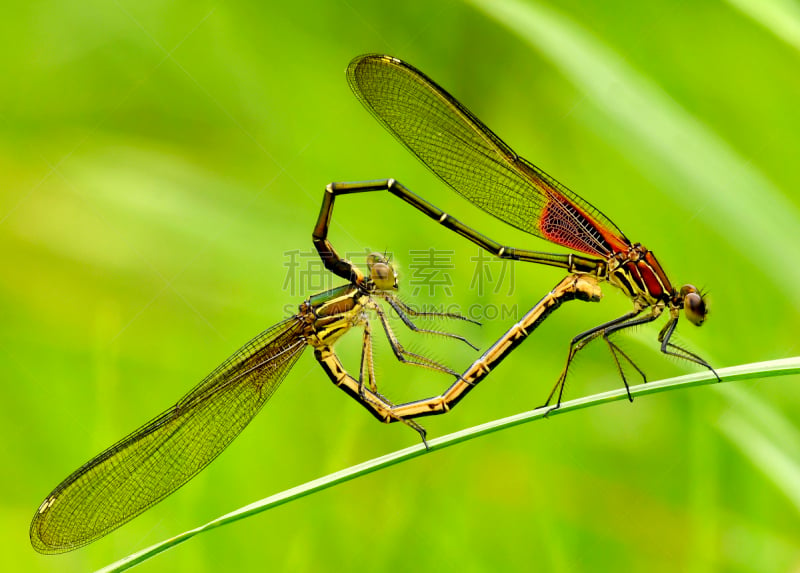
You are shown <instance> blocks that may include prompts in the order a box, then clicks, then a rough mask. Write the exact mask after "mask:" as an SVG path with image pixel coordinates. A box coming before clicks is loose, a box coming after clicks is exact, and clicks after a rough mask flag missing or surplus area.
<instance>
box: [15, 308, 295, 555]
mask: <svg viewBox="0 0 800 573" xmlns="http://www.w3.org/2000/svg"><path fill="white" fill-rule="evenodd" d="M302 328H303V325H302V323H301V321H300V320H299V319H298V318H297V317H292V318H290V319H288V320H286V321H284V322H281V323H279V324H276V325H275V326H273V327H271V328H270V329H268V330H266V331H265V332H263V333H261V334H260V335H258V336H257V337H256V338H254V339H253V340H251V341H250V342H248V343H247V344H246V345H245V346H243V347H242V348H241V349H239V350H238V351H237V352H236V353H235V354H234V355H233V356H231V357H230V358H229V359H228V360H226V361H225V362H224V363H223V364H222V365H220V366H219V367H218V368H217V369H216V370H214V372H212V373H211V374H209V375H208V376H207V377H206V378H205V379H204V380H203V381H202V382H201V383H200V384H198V385H197V386H196V387H195V388H194V389H193V390H192V391H191V392H189V393H188V394H187V395H186V396H184V397H183V398H181V400H180V401H178V403H177V404H175V405H174V406H173V407H172V408H170V409H169V410H167V411H165V412H163V413H162V414H161V415H159V416H157V417H156V418H154V419H153V420H151V421H150V422H148V423H147V424H145V425H144V426H142V427H141V428H139V429H138V430H136V431H135V432H133V433H132V434H130V435H129V436H127V437H126V438H124V439H122V440H121V441H119V442H118V443H116V444H114V445H113V446H111V447H110V448H108V449H107V450H106V451H104V452H102V453H101V454H99V455H97V456H96V457H95V458H94V459H92V460H91V461H89V462H87V463H86V464H84V465H83V466H82V467H81V468H79V469H78V470H76V471H75V472H73V473H72V475H70V476H69V477H68V478H67V479H65V480H64V481H63V482H62V483H61V484H60V485H59V486H58V487H56V489H54V490H53V492H52V493H51V494H50V495H49V496H48V497H47V499H45V500H44V502H42V505H41V506H40V507H39V509H38V511H37V512H36V515H34V517H33V521H32V522H31V529H30V537H31V543H32V545H33V547H34V549H36V550H37V551H39V552H40V553H61V552H64V551H69V550H71V549H75V548H77V547H81V546H83V545H86V544H87V543H90V542H92V541H94V540H95V539H97V538H99V537H102V536H104V535H105V534H107V533H109V532H110V531H112V530H114V529H116V528H117V527H119V526H120V525H122V524H123V523H126V522H127V521H129V520H131V519H133V518H134V517H136V516H137V515H139V514H140V513H142V512H143V511H145V510H146V509H147V508H149V507H151V506H152V505H153V504H155V503H157V502H159V501H161V500H162V499H164V498H165V497H166V496H168V495H169V494H171V493H172V492H174V491H175V490H176V489H178V488H179V487H181V486H182V485H183V484H185V483H186V482H188V481H189V480H190V479H192V478H193V477H194V476H195V475H196V474H197V473H198V472H199V471H200V470H202V469H203V468H204V467H205V466H206V465H208V464H209V463H210V462H211V461H212V460H213V459H214V458H216V457H217V456H218V455H219V454H220V453H221V452H222V450H224V449H225V448H226V447H227V446H228V444H230V443H231V441H233V439H234V438H235V437H236V436H237V435H239V432H241V431H242V430H243V429H244V427H245V426H247V424H248V423H249V422H250V420H252V419H253V416H255V415H256V413H258V411H259V410H260V409H261V407H262V406H263V405H264V403H265V402H266V401H267V400H269V398H270V396H272V394H273V392H274V391H275V389H276V388H277V387H278V385H279V384H280V383H281V381H282V380H283V378H284V376H286V373H287V372H288V371H289V370H290V369H291V367H292V365H293V364H294V362H295V361H296V360H297V359H298V358H299V356H300V354H301V353H302V351H303V349H304V348H305V346H306V343H305V341H304V340H303V338H302V336H301V333H302Z"/></svg>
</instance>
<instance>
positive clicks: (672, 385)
mask: <svg viewBox="0 0 800 573" xmlns="http://www.w3.org/2000/svg"><path fill="white" fill-rule="evenodd" d="M718 372H719V375H720V377H721V378H722V381H723V382H733V381H736V380H748V379H754V378H767V377H772V376H787V375H790V374H798V373H800V356H797V357H794V358H785V359H782V360H773V361H769V362H755V363H750V364H742V365H739V366H732V367H729V368H722V369H720V370H719V371H718ZM714 383H716V378H714V376H713V374H711V373H710V372H700V373H695V374H687V375H685V376H678V377H675V378H667V379H665V380H659V381H657V382H649V383H647V384H639V385H638V386H631V389H630V390H631V395H632V396H646V395H648V394H657V393H659V392H666V391H671V390H678V389H680V388H692V387H695V386H704V385H707V384H714ZM625 399H627V394H626V392H625V389H624V388H619V389H617V390H611V391H608V392H602V393H599V394H593V395H591V396H586V397H583V398H578V399H576V400H570V401H568V402H564V403H563V404H561V408H559V409H558V410H556V411H554V412H552V413H551V414H550V416H551V417H552V416H556V415H562V414H566V413H568V412H573V411H576V410H582V409H584V408H589V407H593V406H599V405H600V404H606V403H609V402H616V401H619V400H625ZM545 414H547V409H546V408H537V409H535V410H529V411H527V412H522V413H521V414H516V415H514V416H509V417H506V418H500V419H498V420H493V421H491V422H487V423H485V424H480V425H478V426H473V427H471V428H467V429H465V430H461V431H459V432H454V433H452V434H448V435H446V436H442V437H440V438H434V439H432V440H430V441H429V442H428V444H429V446H430V450H429V451H426V450H425V447H424V446H423V445H422V444H417V445H415V446H411V447H408V448H404V449H402V450H398V451H396V452H392V453H390V454H387V455H385V456H380V457H377V458H373V459H371V460H368V461H366V462H363V463H361V464H357V465H354V466H351V467H349V468H346V469H343V470H341V471H338V472H334V473H332V474H328V475H327V476H324V477H321V478H318V479H316V480H312V481H310V482H307V483H304V484H302V485H299V486H297V487H294V488H291V489H287V490H285V491H282V492H280V493H277V494H275V495H272V496H270V497H267V498H264V499H262V500H259V501H257V502H255V503H251V504H249V505H246V506H244V507H242V508H239V509H237V510H236V511H233V512H231V513H228V514H226V515H223V516H221V517H218V518H216V519H214V520H212V521H209V522H208V523H206V524H205V525H201V526H200V527H196V528H194V529H190V530H188V531H185V532H183V533H180V534H178V535H176V536H174V537H171V538H169V539H167V540H165V541H162V542H160V543H157V544H155V545H152V546H150V547H148V548H146V549H143V550H142V551H138V552H136V553H133V554H131V555H129V556H127V557H125V558H123V559H121V560H119V561H117V562H115V563H112V564H111V565H108V566H107V567H104V568H103V569H101V570H100V571H101V572H106V573H107V572H112V571H124V570H126V569H129V568H131V567H133V566H135V565H137V564H139V563H142V562H144V561H146V560H148V559H150V558H151V557H154V556H155V555H158V554H159V553H162V552H164V551H166V550H167V549H170V548H172V547H175V546H176V545H179V544H181V543H183V542H184V541H187V540H189V539H191V538H192V537H194V536H195V535H199V534H200V533H205V532H207V531H210V530H212V529H215V528H217V527H220V526H223V525H227V524H230V523H234V522H236V521H239V520H241V519H245V518H247V517H250V516H253V515H256V514H258V513H261V512H263V511H266V510H268V509H271V508H273V507H278V506H280V505H283V504H285V503H288V502H290V501H293V500H295V499H300V498H302V497H305V496H307V495H311V494H313V493H316V492H318V491H322V490H325V489H328V488H330V487H333V486H335V485H338V484H340V483H344V482H347V481H350V480H352V479H355V478H358V477H361V476H364V475H367V474H370V473H372V472H374V471H378V470H380V469H383V468H387V467H390V466H393V465H395V464H398V463H401V462H404V461H407V460H410V459H413V458H416V457H417V456H421V455H423V454H429V453H432V452H434V451H436V450H443V449H445V448H449V447H450V446H454V445H456V444H460V443H462V442H466V441H469V440H473V439H475V438H477V437H479V436H485V435H487V434H491V433H494V432H498V431H500V430H506V429H508V428H512V427H514V426H519V425H520V424H527V423H528V422H532V421H534V420H539V419H542V418H544V417H545Z"/></svg>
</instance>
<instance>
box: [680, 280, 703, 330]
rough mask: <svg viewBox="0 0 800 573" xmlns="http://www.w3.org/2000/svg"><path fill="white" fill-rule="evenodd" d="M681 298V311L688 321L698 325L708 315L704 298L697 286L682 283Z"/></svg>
mask: <svg viewBox="0 0 800 573" xmlns="http://www.w3.org/2000/svg"><path fill="white" fill-rule="evenodd" d="M681 298H682V299H683V312H684V313H685V314H686V318H688V319H689V322H691V323H692V324H694V325H695V326H700V325H701V324H703V322H705V320H706V316H708V307H707V306H706V300H705V297H704V296H703V293H701V292H700V291H699V290H697V288H696V287H695V286H693V285H683V286H682V287H681Z"/></svg>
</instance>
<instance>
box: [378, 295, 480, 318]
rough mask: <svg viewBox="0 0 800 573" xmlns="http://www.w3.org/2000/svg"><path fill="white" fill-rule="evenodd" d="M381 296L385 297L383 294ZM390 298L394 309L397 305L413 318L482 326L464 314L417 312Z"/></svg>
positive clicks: (394, 298)
mask: <svg viewBox="0 0 800 573" xmlns="http://www.w3.org/2000/svg"><path fill="white" fill-rule="evenodd" d="M381 294H382V295H383V293H381ZM387 296H388V293H387ZM390 298H391V301H390V304H392V306H393V307H394V305H397V306H399V307H400V308H401V309H403V312H405V313H406V314H410V315H411V316H417V317H420V318H451V319H453V320H463V321H465V322H471V323H472V324H475V325H478V326H481V323H480V322H478V321H477V320H472V319H471V318H469V317H466V316H464V315H463V314H458V313H455V312H421V311H419V310H416V309H415V308H414V307H412V306H410V305H408V304H406V303H405V302H403V301H402V300H400V299H399V298H397V297H396V296H391V297H390ZM387 300H388V299H387ZM395 310H397V308H395ZM398 312H399V311H398Z"/></svg>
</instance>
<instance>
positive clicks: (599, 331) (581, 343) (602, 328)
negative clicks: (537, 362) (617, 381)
mask: <svg viewBox="0 0 800 573" xmlns="http://www.w3.org/2000/svg"><path fill="white" fill-rule="evenodd" d="M642 310H643V309H640V308H634V310H632V311H631V312H628V313H626V314H624V315H622V316H621V317H619V318H615V319H614V320H611V321H609V322H606V323H604V324H601V325H599V326H595V327H594V328H591V329H589V330H587V331H586V332H582V333H580V334H579V335H577V336H576V337H575V338H573V339H572V341H571V342H570V344H569V353H568V354H567V363H566V365H565V366H564V370H562V372H561V375H560V376H559V377H558V381H557V382H556V384H555V386H553V389H552V390H551V391H550V394H549V395H548V396H547V401H546V402H545V403H544V405H543V406H542V408H546V407H547V406H549V405H550V402H551V400H552V399H553V396H555V394H556V391H558V399H557V400H556V405H555V406H553V407H552V408H550V410H548V412H547V413H548V414H549V413H550V412H552V411H553V410H557V409H558V408H559V407H560V406H561V400H562V398H563V396H564V386H565V385H566V381H567V374H568V372H569V367H570V364H571V363H572V360H573V359H574V358H575V355H576V354H577V353H578V352H579V351H580V350H581V349H582V348H584V347H585V346H586V345H587V344H589V343H590V342H591V341H592V340H594V339H595V338H597V337H598V336H604V337H605V336H607V335H608V334H611V333H612V332H615V331H617V330H620V329H621V328H628V327H630V326H635V325H637V324H643V323H645V322H650V321H652V320H655V319H656V318H657V316H658V315H657V314H656V315H651V316H647V317H644V318H638V319H637V318H635V317H636V316H638V315H639V314H640V313H641V312H642ZM615 358H616V357H615ZM617 367H618V368H619V367H620V365H619V361H617ZM620 372H621V368H620ZM622 380H623V382H624V383H625V388H626V389H628V381H627V380H626V379H625V375H624V374H622ZM628 396H629V397H630V390H629V389H628Z"/></svg>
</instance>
